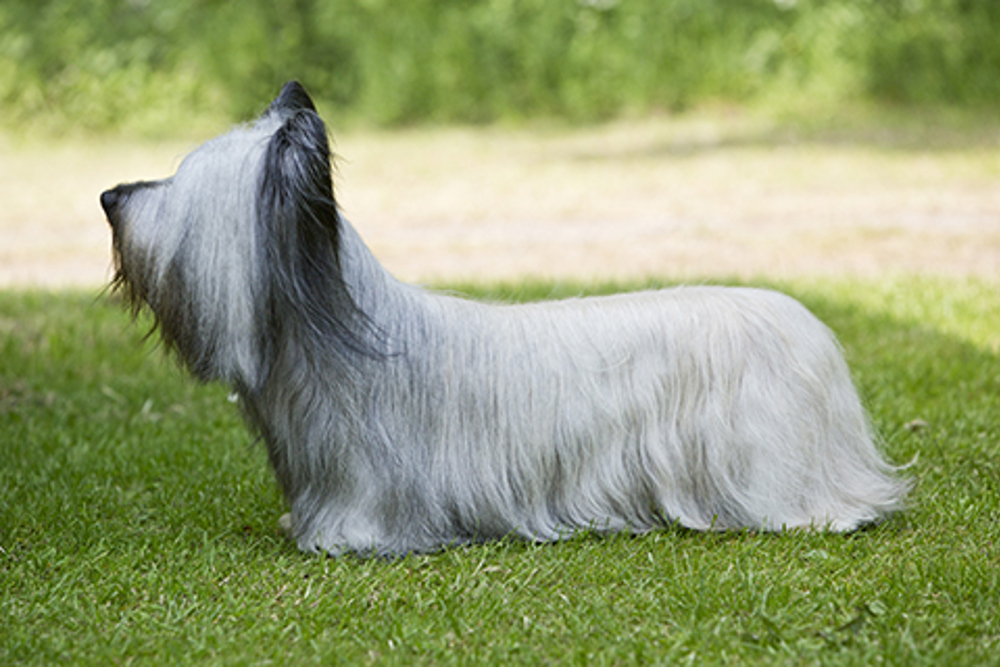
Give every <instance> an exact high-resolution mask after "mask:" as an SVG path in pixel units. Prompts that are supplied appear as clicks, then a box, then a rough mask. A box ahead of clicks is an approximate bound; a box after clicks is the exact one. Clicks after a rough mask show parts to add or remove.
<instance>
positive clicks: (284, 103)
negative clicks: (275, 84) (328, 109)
mask: <svg viewBox="0 0 1000 667" xmlns="http://www.w3.org/2000/svg"><path fill="white" fill-rule="evenodd" d="M296 111H316V105H315V104H313V101H312V98H311V97H309V93H307V92H306V89H305V88H303V87H302V84H301V83H299V82H298V81H289V82H288V83H286V84H285V85H284V86H282V88H281V92H280V93H278V96H277V97H276V98H274V101H273V102H271V105H270V106H269V107H268V108H267V111H265V112H264V114H265V115H267V114H270V113H280V114H283V115H291V114H293V113H295V112H296Z"/></svg>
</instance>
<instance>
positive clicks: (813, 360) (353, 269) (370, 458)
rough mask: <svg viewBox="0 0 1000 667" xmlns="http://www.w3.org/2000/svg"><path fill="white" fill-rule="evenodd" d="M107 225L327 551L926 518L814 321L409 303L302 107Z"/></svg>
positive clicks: (132, 203) (299, 94) (713, 310)
mask: <svg viewBox="0 0 1000 667" xmlns="http://www.w3.org/2000/svg"><path fill="white" fill-rule="evenodd" d="M101 203H102V205H103V207H104V209H105V211H106V212H107V217H108V220H109V222H110V223H111V225H112V228H113V238H114V250H115V258H116V265H117V269H118V274H117V278H116V284H117V286H118V287H119V288H120V289H121V291H122V292H123V293H124V294H125V295H126V296H127V297H128V298H130V299H131V303H132V305H133V307H134V308H136V309H139V308H142V307H145V306H148V307H149V308H150V309H151V310H152V312H153V313H154V315H155V317H156V320H157V323H158V326H159V327H160V330H161V334H162V336H163V338H164V340H165V341H166V343H167V345H168V346H170V347H171V348H173V349H174V350H176V352H177V353H178V355H179V357H180V358H181V359H183V361H184V362H185V363H186V365H187V366H188V367H189V368H190V369H191V371H192V372H193V373H194V374H195V375H197V376H198V377H199V378H201V379H203V380H221V381H223V382H225V383H228V384H230V385H231V386H232V387H233V388H234V389H235V391H236V392H238V394H239V396H240V398H241V403H242V405H243V408H244V411H245V413H246V416H247V419H248V421H249V422H250V423H251V425H252V426H253V427H254V428H255V429H256V430H258V431H259V433H260V435H261V436H262V438H263V440H264V442H265V443H266V445H267V450H268V454H269V457H270V461H271V463H272V465H273V467H274V470H275V473H276V476H277V479H278V481H279V482H280V484H281V486H282V488H283V490H284V493H285V496H286V498H287V500H288V502H289V504H290V506H291V512H290V522H289V523H290V525H289V530H290V532H291V534H292V536H293V537H294V538H295V539H296V540H297V542H298V545H299V547H300V548H302V549H304V550H322V551H326V552H329V553H333V554H336V553H341V552H344V551H355V552H359V553H368V554H371V553H376V554H402V553H407V552H412V551H418V552H420V551H427V550H431V549H435V548H439V547H441V546H446V545H451V544H456V543H463V542H469V541H476V540H484V539H490V538H497V537H501V536H506V535H518V536H523V537H525V538H528V539H531V540H558V539H560V538H565V537H567V536H569V535H571V534H573V533H574V532H575V531H578V530H580V529H593V530H599V531H619V530H625V531H634V532H641V531H647V530H650V529H652V528H654V527H657V526H662V525H664V524H667V523H670V522H678V523H680V524H682V525H684V526H687V527H690V528H694V529H698V530H712V529H714V530H719V529H730V528H741V527H746V528H751V529H762V530H781V529H785V528H793V527H815V528H827V529H831V530H837V531H846V530H852V529H855V528H857V527H858V526H861V525H863V524H865V523H868V522H872V521H876V520H878V519H880V518H881V517H883V516H884V515H886V514H887V513H888V512H891V511H893V510H895V509H897V508H899V507H900V505H901V502H902V498H903V496H904V494H905V491H906V483H905V482H904V481H901V480H899V479H897V478H895V476H894V469H893V468H892V467H891V466H890V465H888V464H887V463H886V462H885V461H884V460H883V459H882V458H881V457H880V455H879V453H878V451H877V449H876V446H875V444H874V443H873V434H872V431H871V429H870V427H869V423H868V419H867V417H866V415H865V412H864V410H863V409H862V406H861V403H860V401H859V400H858V395H857V393H856V391H855V388H854V386H853V384H852V382H851V379H850V374H849V371H848V368H847V366H846V364H845V362H844V359H843V356H842V353H841V349H840V347H839V346H838V344H837V342H836V341H835V339H834V337H833V336H832V334H831V332H830V331H829V330H828V329H827V328H826V327H825V326H824V325H823V324H822V323H820V322H819V321H818V320H817V319H816V318H815V317H813V316H812V315H811V314H810V313H809V312H808V311H807V310H806V309H805V308H804V307H803V306H801V305H800V304H799V303H798V302H796V301H794V300H792V299H791V298H789V297H786V296H783V295H781V294H777V293H774V292H769V291H763V290H756V289H734V288H713V287H681V288H676V289H668V290H662V291H655V292H644V293H638V294H627V295H618V296H610V297H600V298H587V299H574V300H567V301H559V302H552V303H539V304H529V305H487V304H483V303H477V302H471V301H467V300H462V299H459V298H453V297H450V296H445V295H440V294H435V293H432V292H430V291H426V290H424V289H421V288H418V287H413V286H410V285H405V284H402V283H400V282H397V281H396V280H395V279H393V277H392V276H390V275H389V274H388V273H387V272H386V271H385V270H384V269H383V268H382V267H381V266H380V265H379V263H378V262H377V261H376V259H375V258H374V257H373V256H372V254H371V253H370V252H369V250H368V249H367V248H366V247H365V245H364V243H363V242H362V241H361V239H360V238H359V237H358V235H357V234H356V233H355V231H354V230H353V228H352V227H351V226H350V225H349V224H348V223H347V221H346V220H344V219H343V218H342V217H341V216H340V214H339V212H338V210H337V208H336V203H335V201H334V196H333V190H332V184H331V178H330V154H329V148H328V143H327V135H326V128H325V127H324V125H323V123H322V121H321V120H320V119H319V117H318V115H317V114H316V111H315V108H314V107H313V104H312V102H311V100H310V99H309V97H308V95H307V94H306V93H305V91H304V90H303V89H302V88H301V86H299V85H298V84H297V83H294V82H293V83H290V84H288V85H286V86H285V88H284V89H283V90H282V92H281V95H280V96H279V97H278V98H277V99H276V100H275V101H274V102H273V103H272V104H271V106H270V107H269V108H268V109H267V111H266V112H265V113H264V114H263V115H262V117H261V118H260V119H259V120H258V121H256V122H255V123H254V124H252V125H249V126H246V127H240V128H237V129H235V130H233V131H232V132H230V133H229V134H226V135H224V136H222V137H220V138H217V139H215V140H213V141H210V142H208V143H206V144H205V145H204V146H202V147H201V148H199V149H198V150H196V151H195V152H194V153H192V154H191V155H190V156H189V157H188V158H187V159H185V160H184V162H183V163H182V164H181V166H180V168H179V169H178V171H177V173H176V175H174V176H173V177H171V178H168V179H165V180H163V181H156V182H145V183H135V184H130V185H122V186H119V187H117V188H115V189H113V190H109V191H107V192H105V193H103V194H102V196H101Z"/></svg>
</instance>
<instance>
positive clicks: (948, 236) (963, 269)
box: [0, 119, 1000, 287]
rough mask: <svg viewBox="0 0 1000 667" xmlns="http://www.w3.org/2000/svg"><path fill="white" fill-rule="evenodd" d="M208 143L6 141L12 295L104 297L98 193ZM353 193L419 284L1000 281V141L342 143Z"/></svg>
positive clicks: (1, 265) (633, 137)
mask: <svg viewBox="0 0 1000 667" xmlns="http://www.w3.org/2000/svg"><path fill="white" fill-rule="evenodd" d="M190 148H191V145H189V144H138V143H136V144H122V143H80V142H76V143H69V144H63V145H46V146H37V145H35V146H12V145H10V144H9V143H3V142H0V202H2V206H0V286H24V285H33V286H47V287H56V286H66V285H79V286H97V285H100V284H102V283H103V282H104V281H105V280H106V278H107V276H108V267H109V261H110V260H109V233H108V230H107V228H106V226H105V224H104V222H103V218H102V216H101V212H100V208H99V206H98V204H97V195H98V194H99V193H100V191H101V190H102V189H104V188H105V187H108V186H110V185H113V184H115V183H117V182H120V181H127V180H138V179H147V178H157V177H161V176H165V175H168V174H169V173H171V172H172V171H173V169H174V168H176V166H177V164H178V163H179V160H180V158H181V157H183V155H184V154H185V153H186V152H187V151H188V150H189V149H190ZM337 152H338V153H339V154H340V155H342V156H343V159H342V160H341V162H340V165H339V170H338V176H337V190H338V196H339V198H340V201H341V203H342V205H343V206H344V208H345V211H346V213H347V216H348V218H349V219H351V221H352V222H353V223H354V224H355V225H356V226H357V227H358V229H359V231H360V232H361V234H362V236H364V238H365V239H366V240H367V241H368V243H369V245H370V246H371V247H372V249H373V250H374V252H375V253H376V255H378V256H379V257H380V259H381V260H382V261H383V262H384V263H385V265H386V266H387V267H388V268H389V269H390V270H391V271H393V272H394V273H395V274H396V275H397V276H399V277H400V278H403V279H406V280H421V281H434V280H466V279H482V280H489V279H504V278H517V277H521V276H525V275H532V276H539V277H550V278H575V279H584V280H592V279H599V278H612V277H613V278H627V277H643V276H650V275H662V276H670V277H726V276H740V277H750V276H756V275H767V276H772V277H789V276H800V275H817V274H845V273H849V274H856V275H879V274H884V273H936V274H945V275H980V276H984V277H988V278H991V279H994V278H1000V140H998V139H997V138H995V137H994V138H992V139H989V140H986V141H982V142H966V143H964V144H962V145H959V146H956V147H944V148H942V147H940V146H938V147H933V148H920V147H916V148H914V147H905V148H901V147H899V146H898V145H897V146H894V145H893V144H892V143H891V142H889V144H888V145H886V144H885V143H884V142H883V143H882V145H875V144H872V143H867V142H857V141H850V140H839V141H835V142H829V141H827V142H818V141H810V142H792V141H787V140H780V139H776V138H775V136H774V135H773V133H769V132H766V131H761V130H760V128H754V127H750V126H748V125H747V123H745V122H742V121H723V120H719V119H714V120H711V119H710V120H705V119H701V120H698V119H688V120H667V119H663V120H651V121H643V122H638V123H637V122H632V123H620V124H613V125H609V126H605V127H601V128H596V129H587V130H575V131H565V130H563V131H543V130H530V131H529V130H516V131H514V130H496V129H491V130H479V131H472V130H454V129H445V130H421V131H412V132H397V133H379V134H364V133H353V134H346V135H343V136H339V137H338V138H337Z"/></svg>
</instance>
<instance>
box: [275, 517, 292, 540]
mask: <svg viewBox="0 0 1000 667" xmlns="http://www.w3.org/2000/svg"><path fill="white" fill-rule="evenodd" d="M278 530H280V531H281V532H282V534H284V536H285V537H289V538H290V537H291V536H292V515H291V514H282V515H281V516H279V517H278Z"/></svg>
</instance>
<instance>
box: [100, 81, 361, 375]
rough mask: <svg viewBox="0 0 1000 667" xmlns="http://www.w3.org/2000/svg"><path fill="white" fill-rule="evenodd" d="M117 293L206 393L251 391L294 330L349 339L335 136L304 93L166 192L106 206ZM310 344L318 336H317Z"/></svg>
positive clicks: (202, 153)
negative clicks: (209, 389)
mask: <svg viewBox="0 0 1000 667" xmlns="http://www.w3.org/2000/svg"><path fill="white" fill-rule="evenodd" d="M100 200H101V206H102V208H103V209H104V211H105V213H106V215H107V219H108V222H109V223H110V225H111V229H112V237H113V252H114V261H115V268H116V275H115V279H114V283H113V285H114V287H115V288H116V289H117V290H118V291H120V292H121V293H122V294H123V295H124V297H125V298H126V300H128V302H129V303H130V305H131V307H132V308H133V310H134V311H138V310H141V309H142V308H144V307H146V306H148V308H149V309H150V310H151V311H152V313H153V315H154V316H155V318H156V322H157V325H158V326H159V329H160V331H161V335H162V337H163V339H164V341H165V342H166V344H167V345H168V347H170V348H172V349H175V350H176V351H177V352H178V354H179V355H180V357H181V358H182V359H183V360H184V362H185V363H186V364H187V366H188V367H189V368H190V369H191V371H192V372H193V373H194V374H195V375H196V376H198V377H199V378H201V379H204V380H215V379H221V380H225V381H229V382H232V383H235V384H239V385H241V386H244V387H251V388H252V387H254V386H256V385H258V384H259V383H260V382H262V381H263V379H264V376H265V375H266V373H267V366H268V359H269V357H270V355H271V354H272V353H273V348H274V344H275V338H276V336H278V335H279V334H280V333H281V332H285V333H287V332H288V329H289V327H292V326H295V325H296V323H298V325H299V326H301V327H303V328H305V329H308V330H323V331H325V332H326V333H330V332H331V331H334V332H335V331H338V330H345V329H347V328H349V327H347V326H346V324H345V322H346V321H347V320H349V319H350V318H351V313H352V312H354V310H355V309H354V307H353V302H352V300H351V298H350V296H349V295H348V294H347V292H346V289H345V288H344V284H343V277H342V276H341V274H340V267H339V259H338V257H339V229H340V224H341V221H340V218H339V214H338V212H337V207H336V202H335V200H334V196H333V187H332V183H331V178H330V149H329V143H328V140H327V134H326V128H325V126H324V125H323V122H322V120H320V118H319V116H318V115H317V113H316V108H315V106H314V105H313V102H312V100H311V99H310V98H309V95H308V94H307V93H306V91H305V90H304V89H303V88H302V86H301V85H299V84H298V83H296V82H292V83H288V84H286V85H285V87H284V88H283V89H282V91H281V94H280V95H279V96H278V97H277V99H275V100H274V102H272V103H271V105H270V106H269V107H268V108H267V110H266V111H265V112H264V113H263V114H262V115H261V117H260V118H259V119H258V120H257V121H256V122H254V123H252V124H250V125H247V126H243V127H238V128H236V129H234V130H232V131H231V132H229V133H228V134H225V135H222V136H220V137H218V138H216V139H213V140H211V141H209V142H207V143H205V144H204V145H202V146H201V147H199V148H198V149H197V150H195V151H194V152H193V153H191V154H190V155H189V156H188V157H187V158H185V159H184V161H183V162H182V163H181V165H180V167H179V168H178V170H177V173H176V174H174V175H173V176H172V177H170V178H166V179H163V180H160V181H141V182H137V183H130V184H124V185H119V186H118V187H116V188H113V189H111V190H108V191H106V192H104V193H102V194H101V197H100ZM303 335H309V334H308V333H306V334H303Z"/></svg>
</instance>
